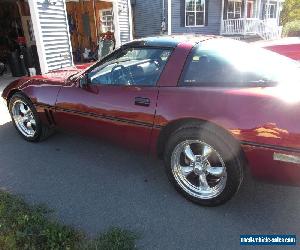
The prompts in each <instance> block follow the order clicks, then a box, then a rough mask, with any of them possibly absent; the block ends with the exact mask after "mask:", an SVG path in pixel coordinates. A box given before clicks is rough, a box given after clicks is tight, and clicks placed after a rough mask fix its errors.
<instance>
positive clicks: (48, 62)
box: [29, 0, 73, 73]
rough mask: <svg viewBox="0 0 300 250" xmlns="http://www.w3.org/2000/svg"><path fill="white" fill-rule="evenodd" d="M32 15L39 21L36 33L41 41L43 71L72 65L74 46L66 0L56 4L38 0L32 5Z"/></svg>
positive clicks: (59, 0) (40, 56)
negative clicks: (71, 38) (69, 28)
mask: <svg viewBox="0 0 300 250" xmlns="http://www.w3.org/2000/svg"><path fill="white" fill-rule="evenodd" d="M34 1H36V0H34ZM30 2H31V1H30ZM30 2H29V3H30ZM31 15H35V19H36V21H37V29H38V30H37V32H35V34H36V35H37V36H39V37H38V39H36V40H37V41H39V42H40V43H41V44H40V48H41V51H40V52H41V53H39V58H40V63H41V64H43V67H42V68H43V71H44V72H43V73H45V72H48V71H51V70H55V69H60V68H63V67H68V66H72V65H73V58H72V48H71V45H70V37H69V31H68V22H67V14H66V7H65V2H64V0H57V1H55V4H47V3H45V1H43V0H38V1H36V2H35V3H33V4H32V6H31ZM41 66H42V65H41Z"/></svg>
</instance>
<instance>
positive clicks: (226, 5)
mask: <svg viewBox="0 0 300 250" xmlns="http://www.w3.org/2000/svg"><path fill="white" fill-rule="evenodd" d="M227 8H228V0H224V10H223V19H224V20H226V19H227Z"/></svg>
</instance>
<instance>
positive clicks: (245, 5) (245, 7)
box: [244, 0, 248, 35]
mask: <svg viewBox="0 0 300 250" xmlns="http://www.w3.org/2000/svg"><path fill="white" fill-rule="evenodd" d="M247 12H248V0H244V35H245V34H246V31H247V30H246V22H247V14H248V13H247Z"/></svg>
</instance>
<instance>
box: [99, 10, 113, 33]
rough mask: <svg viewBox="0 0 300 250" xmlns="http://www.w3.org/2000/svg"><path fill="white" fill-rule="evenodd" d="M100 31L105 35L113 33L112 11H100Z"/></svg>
mask: <svg viewBox="0 0 300 250" xmlns="http://www.w3.org/2000/svg"><path fill="white" fill-rule="evenodd" d="M100 21H101V22H100V23H101V24H100V26H101V27H100V29H101V31H102V32H103V33H105V32H108V31H110V32H113V25H114V18H113V12H112V9H107V10H100Z"/></svg>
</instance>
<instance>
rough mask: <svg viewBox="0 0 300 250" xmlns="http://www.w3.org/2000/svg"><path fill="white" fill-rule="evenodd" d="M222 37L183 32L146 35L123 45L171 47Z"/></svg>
mask: <svg viewBox="0 0 300 250" xmlns="http://www.w3.org/2000/svg"><path fill="white" fill-rule="evenodd" d="M214 38H220V37H219V36H208V35H197V34H182V35H162V36H154V37H145V38H140V39H136V40H133V41H131V42H128V43H125V44H124V45H123V46H129V47H131V46H151V47H152V46H153V47H171V48H175V47H176V46H177V45H178V44H179V43H191V44H196V43H199V42H203V41H206V40H209V39H214Z"/></svg>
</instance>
